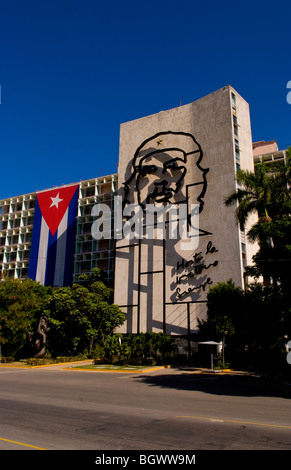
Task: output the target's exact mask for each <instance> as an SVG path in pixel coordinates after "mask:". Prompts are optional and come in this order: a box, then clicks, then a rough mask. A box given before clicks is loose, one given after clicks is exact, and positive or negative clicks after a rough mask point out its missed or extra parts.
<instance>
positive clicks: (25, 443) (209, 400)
mask: <svg viewBox="0 0 291 470" xmlns="http://www.w3.org/2000/svg"><path fill="white" fill-rule="evenodd" d="M290 398H291V393H290V392H288V391H287V392H285V393H283V392H281V391H279V390H277V389H275V388H270V387H267V386H266V385H265V384H264V381H262V379H260V378H257V377H249V376H245V375H227V374H226V375H219V374H215V375H213V374H210V373H209V374H205V373H197V372H195V371H193V370H192V369H187V367H185V368H176V369H159V370H155V371H151V372H145V373H121V372H119V373H117V372H115V373H109V372H88V371H87V372H84V371H76V370H74V371H72V370H64V369H63V368H59V367H54V368H41V369H13V368H4V367H3V368H0V449H1V450H4V449H5V450H15V449H19V450H20V449H21V450H34V449H47V450H94V451H100V450H110V449H112V450H115V451H116V450H161V451H169V452H170V451H172V452H174V451H175V452H176V451H179V450H246V449H249V450H251V449H254V450H267V449H268V450H270V449H274V450H281V449H282V450H283V449H290V448H291V400H290Z"/></svg>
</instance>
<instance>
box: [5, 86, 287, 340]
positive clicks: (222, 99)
mask: <svg viewBox="0 0 291 470" xmlns="http://www.w3.org/2000/svg"><path fill="white" fill-rule="evenodd" d="M262 158H264V160H265V161H280V160H284V159H285V158H286V152H285V151H279V150H278V146H277V143H276V141H272V142H264V141H261V142H256V143H252V136H251V123H250V114H249V105H248V103H247V102H246V101H245V100H244V99H243V98H242V97H241V96H240V95H239V94H238V93H237V92H236V91H235V90H234V89H233V88H232V87H231V86H226V87H223V88H222V89H220V90H218V91H216V92H214V93H211V94H210V95H208V96H205V97H203V98H201V99H199V100H198V101H195V102H193V103H190V104H187V105H184V106H179V107H177V108H174V109H170V110H167V111H162V112H160V113H157V114H154V115H151V116H146V117H144V118H141V119H137V120H134V121H130V122H127V123H124V124H121V126H120V154H119V167H118V174H113V175H108V176H102V177H94V178H92V179H89V180H86V181H80V182H79V183H78V185H79V188H78V191H79V195H78V196H79V197H78V204H77V213H76V228H75V235H74V236H75V239H74V255H73V257H74V259H73V263H72V266H73V269H72V275H71V280H72V282H73V281H75V280H76V279H77V277H78V275H79V274H82V273H88V272H90V271H91V269H92V268H94V267H99V268H100V269H102V270H103V271H104V272H105V273H106V277H107V280H108V282H110V283H111V284H112V285H114V291H115V299H114V301H115V303H117V304H118V305H120V306H121V307H122V310H123V311H124V312H125V314H126V322H125V324H124V326H123V327H122V328H121V329H120V332H122V333H126V332H130V333H138V332H145V331H152V332H166V333H169V334H177V335H185V334H189V333H193V332H195V331H196V330H197V321H198V318H200V319H201V318H203V317H204V315H205V314H206V298H207V292H208V289H209V287H210V286H212V285H215V284H216V283H217V282H220V281H227V280H228V279H230V278H232V279H233V281H234V282H235V283H236V285H238V286H241V287H244V267H245V266H246V265H247V264H251V261H252V256H253V255H254V253H255V252H256V250H257V246H256V245H253V244H249V243H248V241H247V239H246V236H245V233H246V232H247V231H248V228H249V226H251V225H252V224H253V223H254V221H255V217H253V218H251V219H250V220H249V221H248V226H247V227H246V231H245V232H241V231H240V229H239V226H238V224H237V222H236V220H235V217H234V212H235V207H231V208H227V207H226V206H225V205H224V199H225V197H226V196H227V195H229V193H231V192H233V191H234V190H235V189H236V188H237V183H236V180H235V176H236V171H237V170H238V169H239V168H242V169H247V170H251V171H252V170H253V169H254V163H257V162H260V161H261V160H262ZM67 186H70V185H67ZM54 189H55V190H56V191H57V190H60V191H61V190H62V187H60V188H54ZM50 191H52V190H50ZM38 194H39V193H38V192H32V193H29V194H24V195H20V196H15V197H9V198H6V199H3V200H0V272H1V273H2V275H3V274H4V273H5V275H6V276H9V277H12V278H16V279H24V278H25V277H26V276H27V274H28V268H29V260H30V255H31V243H32V238H33V227H34V216H35V210H36V206H37V201H38ZM58 194H59V193H58ZM60 194H61V193H60ZM115 196H120V197H121V199H122V201H123V210H124V209H125V208H126V207H129V208H130V207H131V206H130V204H135V205H136V206H138V207H140V208H142V211H141V214H142V234H141V236H140V237H139V238H138V239H137V238H133V239H128V238H124V236H123V237H122V238H121V239H118V240H114V238H113V237H109V238H107V239H96V237H94V236H92V224H93V221H94V220H96V217H94V216H92V213H91V211H92V208H93V207H94V205H96V204H106V205H107V206H108V207H109V208H110V209H116V207H114V202H115ZM51 199H56V198H51ZM59 200H61V199H59ZM149 203H152V204H158V207H159V206H161V205H163V206H164V207H170V206H171V207H175V208H176V209H177V213H176V214H177V215H176V219H174V222H175V223H176V225H178V224H179V223H180V220H181V221H183V217H185V215H184V216H183V217H182V215H181V214H182V208H183V207H184V208H186V209H185V210H186V217H187V228H188V229H189V221H190V219H191V217H192V215H193V214H194V212H195V210H196V215H197V213H199V218H198V222H197V219H195V220H196V225H195V226H194V229H193V227H192V229H193V230H192V232H191V237H190V238H189V239H187V240H185V239H184V238H183V236H182V237H181V236H180V235H179V236H177V237H175V238H170V236H169V233H170V232H169V230H170V228H171V227H172V226H171V225H170V224H171V223H173V220H172V219H170V218H169V213H167V212H165V219H164V221H165V227H164V228H165V232H164V233H163V237H162V238H161V237H159V234H160V231H159V230H161V228H160V225H159V222H158V220H157V219H154V222H153V232H152V234H153V239H147V238H145V228H146V214H147V212H146V205H147V204H149ZM191 204H192V206H191ZM52 205H53V204H52ZM197 211H198V212H197ZM130 217H131V216H130V215H129V213H128V214H127V216H125V213H123V219H122V221H123V223H128V221H129V219H130ZM112 223H113V222H112ZM181 223H182V222H181ZM132 228H133V227H132Z"/></svg>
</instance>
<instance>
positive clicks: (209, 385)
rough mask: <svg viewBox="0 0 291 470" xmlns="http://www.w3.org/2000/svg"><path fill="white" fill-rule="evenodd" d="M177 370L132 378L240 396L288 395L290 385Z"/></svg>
mask: <svg viewBox="0 0 291 470" xmlns="http://www.w3.org/2000/svg"><path fill="white" fill-rule="evenodd" d="M180 370H181V372H178V373H177V369H176V371H175V372H174V373H169V374H155V375H152V374H151V375H146V374H143V375H140V376H137V377H135V379H136V380H140V381H141V382H143V383H145V384H147V385H149V386H152V387H159V388H161V389H163V388H167V389H175V390H188V391H198V392H203V393H208V394H211V395H225V396H241V397H253V396H256V397H280V398H286V399H288V398H289V399H290V398H291V386H288V385H287V384H285V383H284V382H282V380H279V379H271V378H266V377H264V376H259V375H255V374H232V373H213V372H211V371H209V373H208V372H206V371H203V372H199V371H194V370H193V369H192V370H191V369H190V368H188V370H187V367H185V368H180Z"/></svg>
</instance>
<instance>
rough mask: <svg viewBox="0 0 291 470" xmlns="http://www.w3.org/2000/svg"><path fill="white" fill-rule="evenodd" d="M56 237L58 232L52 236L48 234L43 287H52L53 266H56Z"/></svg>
mask: <svg viewBox="0 0 291 470" xmlns="http://www.w3.org/2000/svg"><path fill="white" fill-rule="evenodd" d="M57 237H58V231H56V233H55V234H54V236H52V234H51V232H49V238H48V248H47V259H46V270H45V286H53V285H54V277H55V266H56V252H57Z"/></svg>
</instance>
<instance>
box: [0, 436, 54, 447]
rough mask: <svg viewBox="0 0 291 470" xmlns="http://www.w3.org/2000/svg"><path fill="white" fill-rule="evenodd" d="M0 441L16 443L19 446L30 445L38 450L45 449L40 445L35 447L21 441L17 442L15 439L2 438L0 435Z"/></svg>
mask: <svg viewBox="0 0 291 470" xmlns="http://www.w3.org/2000/svg"><path fill="white" fill-rule="evenodd" d="M0 441H5V442H10V443H12V444H18V445H20V446H25V447H31V448H33V449H38V450H47V449H43V448H42V447H36V446H31V445H30V444H24V443H23V442H17V441H11V440H10V439H4V438H3V437H0Z"/></svg>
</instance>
